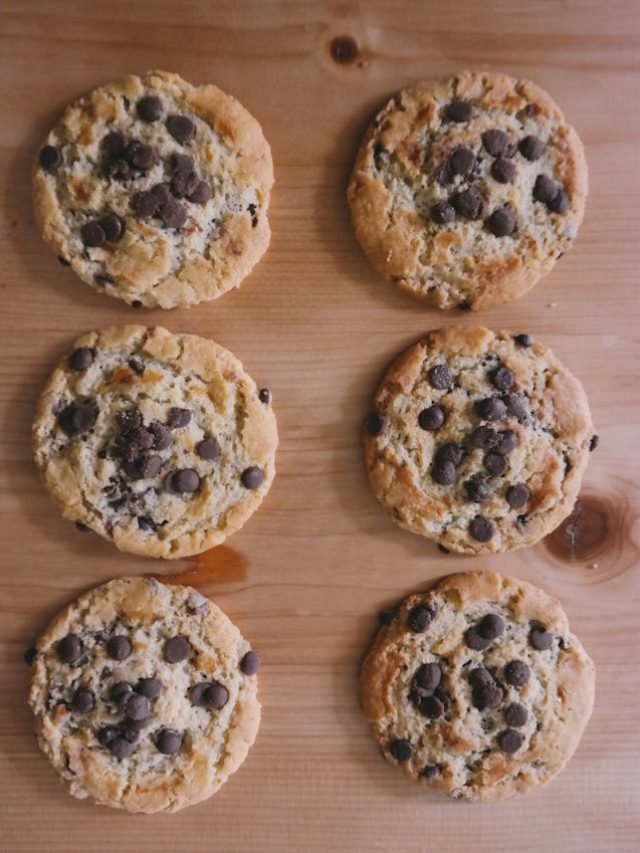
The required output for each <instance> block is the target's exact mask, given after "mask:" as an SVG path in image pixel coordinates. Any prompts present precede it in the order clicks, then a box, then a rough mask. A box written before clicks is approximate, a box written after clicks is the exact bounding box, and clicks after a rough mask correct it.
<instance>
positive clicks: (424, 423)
mask: <svg viewBox="0 0 640 853" xmlns="http://www.w3.org/2000/svg"><path fill="white" fill-rule="evenodd" d="M445 419H446V414H445V411H444V409H443V408H442V406H437V405H436V406H429V408H428V409H423V410H422V411H421V412H420V414H419V415H418V425H419V426H420V428H421V429H424V430H426V431H427V432H435V431H436V430H438V429H440V427H441V426H442V424H443V423H444V422H445Z"/></svg>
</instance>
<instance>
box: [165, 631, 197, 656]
mask: <svg viewBox="0 0 640 853" xmlns="http://www.w3.org/2000/svg"><path fill="white" fill-rule="evenodd" d="M190 654H191V643H190V642H189V640H187V638H186V637H182V636H180V635H178V636H177V637H170V638H169V639H168V640H167V641H166V643H165V644H164V659H165V660H166V661H167V663H179V662H180V661H183V660H186V659H187V658H188V657H189V655H190Z"/></svg>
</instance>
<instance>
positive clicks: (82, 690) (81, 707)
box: [71, 687, 96, 714]
mask: <svg viewBox="0 0 640 853" xmlns="http://www.w3.org/2000/svg"><path fill="white" fill-rule="evenodd" d="M95 704H96V697H95V696H94V695H93V693H92V691H91V690H87V688H86V687H79V688H78V689H77V690H76V692H75V693H74V694H73V699H72V700H71V708H72V709H73V710H74V711H76V713H78V714H88V713H89V711H92V710H93V708H94V707H95Z"/></svg>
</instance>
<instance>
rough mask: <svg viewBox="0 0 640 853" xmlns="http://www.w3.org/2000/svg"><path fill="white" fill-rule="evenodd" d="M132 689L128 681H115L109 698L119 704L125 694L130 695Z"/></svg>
mask: <svg viewBox="0 0 640 853" xmlns="http://www.w3.org/2000/svg"><path fill="white" fill-rule="evenodd" d="M132 690H133V687H132V686H131V684H130V683H129V682H128V681H116V683H115V684H114V685H113V687H112V688H111V692H110V694H109V695H110V696H111V698H112V699H113V700H114V702H118V703H119V702H120V700H121V699H122V698H123V697H124V696H125V695H126V694H127V693H131V691H132Z"/></svg>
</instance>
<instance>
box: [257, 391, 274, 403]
mask: <svg viewBox="0 0 640 853" xmlns="http://www.w3.org/2000/svg"><path fill="white" fill-rule="evenodd" d="M258 400H260V402H261V403H264V404H265V406H268V405H269V403H270V402H271V391H269V389H268V388H261V389H260V390H259V391H258Z"/></svg>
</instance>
